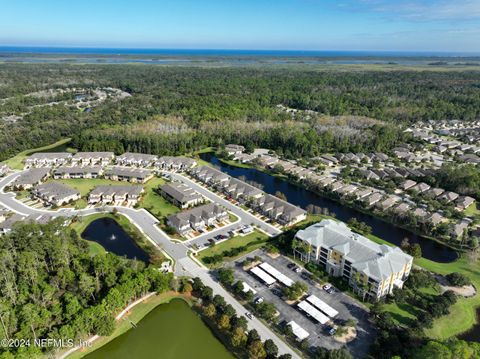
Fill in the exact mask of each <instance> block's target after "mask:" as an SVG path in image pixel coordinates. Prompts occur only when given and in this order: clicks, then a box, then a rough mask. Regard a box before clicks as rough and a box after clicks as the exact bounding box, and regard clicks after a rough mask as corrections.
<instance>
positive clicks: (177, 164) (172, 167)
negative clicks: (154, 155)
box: [154, 156, 197, 172]
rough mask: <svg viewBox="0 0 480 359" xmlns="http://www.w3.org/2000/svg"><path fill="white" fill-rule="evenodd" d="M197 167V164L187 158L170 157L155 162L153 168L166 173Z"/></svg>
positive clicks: (160, 158)
mask: <svg viewBox="0 0 480 359" xmlns="http://www.w3.org/2000/svg"><path fill="white" fill-rule="evenodd" d="M196 165H197V162H196V161H195V160H194V159H192V158H187V157H172V156H163V157H159V158H158V159H157V160H156V161H155V164H154V166H155V168H158V169H160V170H167V171H179V172H183V171H187V170H189V169H191V168H193V167H195V166H196Z"/></svg>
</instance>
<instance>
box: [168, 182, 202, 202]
mask: <svg viewBox="0 0 480 359" xmlns="http://www.w3.org/2000/svg"><path fill="white" fill-rule="evenodd" d="M159 189H160V192H161V194H162V196H163V197H165V198H166V199H167V200H168V201H170V202H172V203H173V204H174V205H176V206H177V207H180V208H188V207H193V206H196V205H197V204H199V203H202V202H203V196H202V195H201V194H200V193H198V192H196V191H195V190H193V189H192V188H191V187H189V186H187V185H186V184H183V183H179V182H172V183H167V184H166V185H163V186H161V187H160V188H159Z"/></svg>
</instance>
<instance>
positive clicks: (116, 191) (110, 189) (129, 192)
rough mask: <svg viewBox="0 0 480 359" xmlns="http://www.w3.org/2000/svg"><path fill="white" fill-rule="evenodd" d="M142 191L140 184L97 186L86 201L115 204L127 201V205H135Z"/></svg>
mask: <svg viewBox="0 0 480 359" xmlns="http://www.w3.org/2000/svg"><path fill="white" fill-rule="evenodd" d="M143 192H144V190H143V187H142V186H114V185H105V186H97V187H95V188H94V189H93V190H92V191H91V192H90V194H89V195H88V203H89V204H97V203H103V204H115V203H123V202H127V203H128V204H129V205H135V204H137V202H138V201H139V199H140V196H141V195H142V193H143Z"/></svg>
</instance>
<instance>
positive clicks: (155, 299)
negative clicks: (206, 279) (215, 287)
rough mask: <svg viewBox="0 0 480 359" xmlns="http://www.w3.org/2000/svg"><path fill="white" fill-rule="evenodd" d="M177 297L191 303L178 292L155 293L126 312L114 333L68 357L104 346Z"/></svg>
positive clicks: (77, 358) (85, 353) (72, 357)
mask: <svg viewBox="0 0 480 359" xmlns="http://www.w3.org/2000/svg"><path fill="white" fill-rule="evenodd" d="M175 298H182V299H184V300H185V301H186V302H187V303H189V304H191V299H190V298H189V297H186V296H183V295H181V294H177V293H163V294H160V295H154V296H152V297H150V298H148V299H147V300H145V301H144V302H142V303H140V304H137V305H136V306H135V307H133V308H132V309H131V310H130V311H129V312H128V314H126V315H125V316H124V317H123V318H122V319H120V320H119V321H118V322H117V325H116V328H115V330H114V332H113V334H112V335H110V336H108V337H100V338H99V339H97V340H96V341H95V342H93V345H92V347H91V348H88V349H84V350H78V351H76V352H74V353H73V354H71V355H70V356H68V359H79V358H82V357H84V356H85V355H87V354H89V353H91V352H93V351H95V350H96V349H98V348H100V347H102V346H103V345H105V344H107V343H108V342H110V341H112V340H113V339H115V338H116V337H118V336H120V335H122V334H124V333H125V332H127V331H128V330H130V329H132V325H131V324H130V322H133V323H138V322H139V321H140V320H141V319H142V318H143V317H145V316H146V315H147V314H148V313H150V312H151V311H152V310H153V309H155V308H156V307H157V306H158V305H161V304H165V303H169V302H170V301H171V300H172V299H175Z"/></svg>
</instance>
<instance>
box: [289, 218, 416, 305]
mask: <svg viewBox="0 0 480 359" xmlns="http://www.w3.org/2000/svg"><path fill="white" fill-rule="evenodd" d="M295 238H296V239H297V240H299V241H302V242H305V243H307V244H308V245H309V248H310V250H309V252H308V253H304V252H302V251H299V250H297V251H296V252H297V253H298V254H300V258H301V259H302V260H303V261H305V262H310V261H313V262H316V263H318V264H320V265H322V266H324V268H325V270H326V272H327V273H328V274H329V275H331V276H336V277H342V278H343V279H344V280H346V281H347V282H348V283H349V285H350V286H351V287H352V288H353V290H354V291H355V292H357V293H359V294H360V295H366V296H369V297H371V298H373V299H380V298H382V297H384V296H386V295H388V294H390V293H392V291H393V289H394V288H395V287H398V288H402V286H403V283H404V282H405V280H406V279H407V278H408V275H409V274H410V270H411V268H412V264H413V257H412V256H410V255H408V254H406V253H404V252H403V251H402V250H401V249H400V248H398V247H391V246H387V245H385V244H377V243H375V242H372V241H371V240H369V239H368V238H366V237H363V236H361V235H359V234H357V233H354V232H352V231H351V230H350V229H349V228H348V227H347V225H346V224H345V223H343V222H337V221H334V220H331V219H325V220H322V221H321V222H319V223H316V224H314V225H312V226H310V227H307V228H306V229H304V230H300V231H298V232H297V234H296V235H295Z"/></svg>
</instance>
